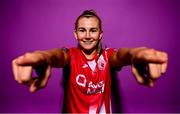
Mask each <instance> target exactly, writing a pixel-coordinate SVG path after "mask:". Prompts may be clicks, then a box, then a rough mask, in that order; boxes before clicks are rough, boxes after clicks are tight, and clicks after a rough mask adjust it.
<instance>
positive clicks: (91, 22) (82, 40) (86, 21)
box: [74, 16, 102, 51]
mask: <svg viewBox="0 0 180 114" xmlns="http://www.w3.org/2000/svg"><path fill="white" fill-rule="evenodd" d="M74 35H75V38H76V39H77V40H78V43H79V46H80V48H82V49H83V50H85V51H93V50H96V49H97V45H98V43H99V41H100V40H101V39H102V31H101V30H100V26H99V20H98V19H97V18H96V17H95V16H92V17H81V18H80V19H79V20H78V23H77V28H76V31H75V32H74Z"/></svg>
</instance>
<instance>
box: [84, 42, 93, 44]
mask: <svg viewBox="0 0 180 114" xmlns="http://www.w3.org/2000/svg"><path fill="white" fill-rule="evenodd" d="M83 42H84V43H85V44H91V43H92V41H83Z"/></svg>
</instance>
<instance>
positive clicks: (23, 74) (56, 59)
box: [12, 49, 69, 92]
mask: <svg viewBox="0 0 180 114" xmlns="http://www.w3.org/2000/svg"><path fill="white" fill-rule="evenodd" d="M68 62H69V55H68V53H67V52H65V51H62V50H61V49H53V50H48V51H34V52H28V53H26V54H24V55H22V56H19V57H17V58H16V59H14V60H13V61H12V69H13V74H14V78H15V80H16V81H17V82H19V83H20V84H26V85H28V86H29V87H30V92H35V91H36V90H37V89H39V88H42V87H45V86H46V84H47V82H48V79H49V77H50V74H51V68H52V67H56V68H58V67H63V66H65V65H66V64H67V63H68ZM33 69H34V70H35V71H36V73H37V75H38V76H37V77H32V72H33Z"/></svg>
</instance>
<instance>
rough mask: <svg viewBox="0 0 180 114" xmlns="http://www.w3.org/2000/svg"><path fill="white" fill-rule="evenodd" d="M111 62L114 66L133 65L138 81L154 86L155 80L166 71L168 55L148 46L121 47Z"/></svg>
mask: <svg viewBox="0 0 180 114" xmlns="http://www.w3.org/2000/svg"><path fill="white" fill-rule="evenodd" d="M110 63H111V66H112V67H114V68H122V67H123V66H126V65H131V66H132V74H133V75H134V77H135V78H136V80H137V82H139V83H140V84H145V85H148V86H150V87H152V86H153V85H154V81H155V80H156V79H158V78H159V77H160V76H161V75H162V74H163V73H165V72H166V69H167V63H168V55H167V53H165V52H162V51H158V50H155V49H150V48H146V47H140V48H121V49H119V50H118V51H117V52H115V53H114V54H113V55H112V56H111V57H110Z"/></svg>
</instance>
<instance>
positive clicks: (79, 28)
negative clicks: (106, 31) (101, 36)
mask: <svg viewBox="0 0 180 114" xmlns="http://www.w3.org/2000/svg"><path fill="white" fill-rule="evenodd" d="M78 29H85V28H84V27H79V28H78ZM90 29H96V30H98V28H97V27H92V28H90Z"/></svg>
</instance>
